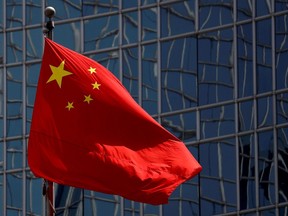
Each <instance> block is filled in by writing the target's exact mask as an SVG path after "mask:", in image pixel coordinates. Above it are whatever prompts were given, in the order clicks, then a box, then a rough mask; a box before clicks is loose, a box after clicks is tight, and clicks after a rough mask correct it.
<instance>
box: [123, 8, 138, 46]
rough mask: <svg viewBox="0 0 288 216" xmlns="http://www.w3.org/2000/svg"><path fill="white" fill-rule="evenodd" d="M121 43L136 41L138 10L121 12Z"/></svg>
mask: <svg viewBox="0 0 288 216" xmlns="http://www.w3.org/2000/svg"><path fill="white" fill-rule="evenodd" d="M122 21H123V39H122V41H123V44H129V43H136V42H137V41H138V12H137V11H133V12H128V13H123V16H122Z"/></svg>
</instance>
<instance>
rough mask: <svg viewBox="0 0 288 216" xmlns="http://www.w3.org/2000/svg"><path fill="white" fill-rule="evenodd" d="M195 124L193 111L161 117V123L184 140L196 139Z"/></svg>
mask: <svg viewBox="0 0 288 216" xmlns="http://www.w3.org/2000/svg"><path fill="white" fill-rule="evenodd" d="M196 124H197V121H196V113H195V112H189V113H183V114H178V115H173V116H167V117H163V118H161V125H162V126H163V127H165V128H166V129H167V130H168V131H169V132H170V133H172V134H174V135H175V136H176V137H178V138H179V139H180V140H182V141H184V142H188V141H195V140H196Z"/></svg>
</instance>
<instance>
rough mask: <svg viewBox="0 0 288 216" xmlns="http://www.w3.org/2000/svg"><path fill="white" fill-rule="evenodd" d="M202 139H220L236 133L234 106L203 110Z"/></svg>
mask: <svg viewBox="0 0 288 216" xmlns="http://www.w3.org/2000/svg"><path fill="white" fill-rule="evenodd" d="M200 115H201V122H200V124H201V138H202V139H205V138H211V137H218V136H222V135H227V134H232V133H234V132H235V123H234V105H226V106H220V107H215V108H210V109H205V110H202V111H201V113H200Z"/></svg>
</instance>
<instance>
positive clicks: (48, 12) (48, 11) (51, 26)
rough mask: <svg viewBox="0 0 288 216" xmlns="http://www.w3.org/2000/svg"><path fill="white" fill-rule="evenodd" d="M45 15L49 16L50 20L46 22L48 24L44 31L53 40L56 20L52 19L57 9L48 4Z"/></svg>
mask: <svg viewBox="0 0 288 216" xmlns="http://www.w3.org/2000/svg"><path fill="white" fill-rule="evenodd" d="M44 13H45V16H46V17H48V18H49V20H48V22H47V23H46V26H45V28H46V29H45V30H44V33H45V34H46V35H47V37H48V38H49V39H51V40H52V31H53V29H54V21H52V17H54V15H55V14H56V10H55V9H54V8H53V7H51V6H48V7H46V8H45V12H44Z"/></svg>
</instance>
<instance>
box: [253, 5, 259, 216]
mask: <svg viewBox="0 0 288 216" xmlns="http://www.w3.org/2000/svg"><path fill="white" fill-rule="evenodd" d="M255 17H256V3H255V1H253V2H252V49H253V58H252V59H253V95H254V99H253V104H254V110H253V115H254V133H253V135H254V147H255V153H254V154H255V155H254V157H255V158H254V160H255V193H256V194H255V198H256V200H255V201H256V209H257V211H256V215H257V216H258V215H259V178H258V173H259V168H258V137H257V135H258V134H257V130H256V129H257V120H258V118H257V97H256V95H257V80H256V79H257V67H256V64H257V53H256V49H257V45H256V41H257V40H256V37H257V35H256V21H255Z"/></svg>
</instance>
